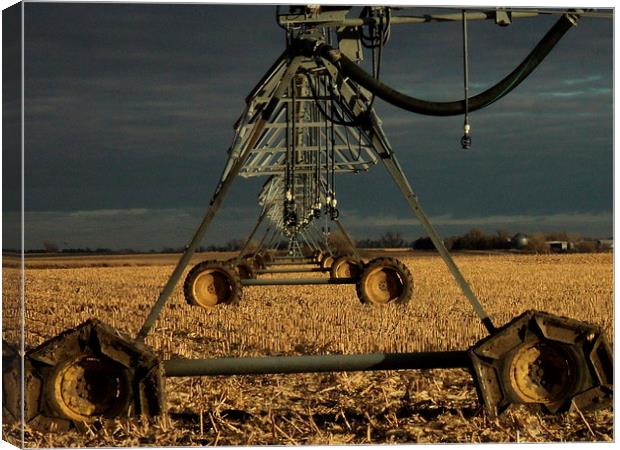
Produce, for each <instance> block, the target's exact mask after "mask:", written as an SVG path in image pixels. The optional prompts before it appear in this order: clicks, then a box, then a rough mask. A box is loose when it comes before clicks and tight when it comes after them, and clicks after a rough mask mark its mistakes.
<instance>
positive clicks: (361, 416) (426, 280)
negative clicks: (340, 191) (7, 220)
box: [3, 254, 613, 447]
mask: <svg viewBox="0 0 620 450" xmlns="http://www.w3.org/2000/svg"><path fill="white" fill-rule="evenodd" d="M455 259H456V261H457V264H459V266H460V267H461V268H462V271H463V273H464V275H465V277H466V278H467V279H468V280H469V282H470V284H471V286H472V288H473V290H474V291H475V292H476V294H477V295H478V296H479V298H480V300H481V302H482V303H483V305H484V306H485V308H486V309H487V311H488V312H489V314H490V315H491V316H492V318H493V321H494V323H495V324H496V325H501V324H503V323H505V322H507V321H508V320H510V319H511V318H513V317H514V316H516V315H518V314H520V313H521V312H523V311H525V310H528V309H539V310H545V311H548V312H551V313H555V314H559V315H564V316H569V317H572V318H575V319H579V320H585V321H588V322H593V323H596V324H598V325H600V326H601V327H602V328H603V329H604V330H605V333H606V335H607V338H608V339H609V342H613V340H612V336H613V265H612V255H611V254H588V255H544V256H531V255H503V256H496V255H493V256H486V255H480V256H478V255H457V256H456V257H455ZM403 261H404V262H405V264H406V265H407V266H408V267H409V269H410V270H411V271H412V273H413V275H414V283H415V285H414V298H413V299H412V301H411V302H410V303H409V304H408V305H406V306H404V307H402V306H400V307H399V306H393V307H392V306H388V307H385V308H377V307H369V306H365V305H361V304H360V303H359V301H358V300H357V297H356V295H355V288H354V287H353V286H292V287H283V286H278V287H246V288H245V289H244V292H243V298H242V301H241V302H240V303H239V304H236V305H226V306H223V307H217V308H215V309H212V310H203V309H199V308H195V307H190V306H189V305H187V304H186V302H185V300H184V298H183V294H182V290H181V289H180V288H177V289H176V291H175V293H174V295H173V296H172V297H171V299H170V300H169V302H168V304H167V306H166V308H165V309H164V312H163V314H162V316H161V317H160V320H159V321H158V322H157V325H156V327H155V329H154V330H153V332H152V333H151V335H150V336H149V337H148V338H147V340H146V343H147V344H148V345H150V346H151V347H153V348H155V349H156V350H158V351H159V352H160V353H161V354H162V356H163V358H164V359H167V358H208V357H221V356H263V355H298V354H327V353H345V354H348V353H365V352H401V351H406V352H414V351H435V350H460V349H465V348H467V347H469V346H470V345H472V344H473V343H474V342H476V341H477V340H478V339H480V338H482V337H483V336H485V330H484V328H483V327H482V325H481V324H480V322H479V321H478V320H477V319H476V316H475V315H474V313H473V311H472V309H471V307H470V306H469V304H468V303H467V301H466V300H465V298H464V297H463V296H462V294H461V293H460V291H459V290H458V288H457V286H456V284H455V283H454V281H453V280H452V279H451V277H450V274H449V273H448V271H447V269H446V268H445V266H444V265H443V263H442V262H441V260H440V259H439V258H438V257H407V258H403ZM171 270H172V267H170V266H139V267H114V266H112V267H82V268H45V269H34V268H32V269H28V268H27V269H26V277H25V292H26V314H25V316H26V322H25V329H26V346H27V348H30V347H33V346H35V345H37V344H40V343H41V342H43V341H45V340H47V339H49V338H50V337H53V336H55V335H56V334H58V333H60V332H61V331H63V330H64V329H66V328H69V327H74V326H76V325H78V324H79V323H81V322H83V321H84V320H86V319H88V318H90V317H96V318H99V319H100V320H102V321H104V322H106V323H108V324H110V325H112V326H114V327H116V328H117V329H119V330H121V331H124V332H127V333H129V334H131V335H135V334H136V333H137V331H138V330H139V328H140V326H141V325H142V321H143V320H144V318H145V317H146V314H147V312H148V310H149V308H150V306H151V305H152V303H153V302H154V300H155V299H156V298H157V296H158V294H159V292H160V290H161V288H162V286H163V284H164V283H165V281H166V279H167V277H168V276H169V274H170V272H171ZM15 274H16V272H15V271H14V270H11V269H5V270H4V272H3V277H4V286H5V289H4V292H5V293H4V311H3V315H4V320H5V325H4V337H5V338H6V339H8V340H9V341H15V340H16V337H17V335H18V334H17V333H18V329H17V328H16V327H14V328H12V327H11V324H12V323H15V322H14V321H12V320H8V319H9V318H10V317H12V315H13V316H14V315H15V314H16V313H15V311H16V309H17V304H12V303H11V301H8V299H9V298H11V297H13V296H14V294H15V292H11V290H12V287H11V286H12V284H11V282H10V281H11V277H13V278H14V277H15ZM271 276H276V275H271ZM315 276H322V275H319V274H316V275H315ZM7 291H8V292H7ZM12 294H13V295H12ZM166 385H167V387H166V391H167V397H168V412H169V415H168V417H164V418H160V419H159V420H158V421H157V422H156V423H155V424H147V423H145V422H144V421H142V420H140V419H117V420H109V421H107V422H105V423H104V425H103V426H102V427H94V426H91V427H89V429H88V430H87V432H86V433H83V434H81V433H77V432H69V433H64V434H53V433H39V432H35V431H32V430H29V429H27V430H26V446H28V447H50V446H53V447H75V446H78V447H84V446H138V445H157V446H166V445H176V446H179V445H181V446H192V445H213V444H215V445H255V444H280V445H282V444H365V443H428V442H465V443H471V442H505V441H510V442H546V441H611V440H612V439H613V434H612V433H613V413H612V412H611V411H596V412H592V413H584V414H581V413H580V412H579V411H577V412H571V413H567V414H564V415H560V416H546V415H541V414H540V413H535V412H531V411H529V410H527V409H526V408H516V409H513V410H511V411H509V412H507V413H506V414H504V415H503V416H501V417H500V418H491V417H489V416H488V415H487V414H486V413H485V412H484V411H481V410H480V407H479V405H478V401H477V398H476V393H475V387H474V385H473V383H472V381H471V378H470V376H469V375H468V373H467V372H466V371H464V370H427V371H389V372H374V373H373V372H368V373H338V374H333V373H327V374H297V375H264V376H231V377H211V378H209V377H203V378H173V379H168V380H167V382H166ZM3 433H4V437H5V439H9V440H12V441H14V442H15V441H16V440H18V439H19V429H18V428H17V427H7V426H5V428H4V429H3Z"/></svg>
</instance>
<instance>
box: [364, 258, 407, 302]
mask: <svg viewBox="0 0 620 450" xmlns="http://www.w3.org/2000/svg"><path fill="white" fill-rule="evenodd" d="M404 290H405V283H404V282H403V280H402V278H401V277H400V274H399V273H398V271H397V270H395V269H393V268H391V267H376V268H374V269H372V270H371V271H370V272H369V273H368V274H367V275H366V277H365V279H364V291H365V292H366V296H367V297H368V299H369V300H370V301H371V302H372V303H377V304H387V303H391V302H394V301H396V300H398V299H399V298H400V297H401V295H402V294H403V292H404Z"/></svg>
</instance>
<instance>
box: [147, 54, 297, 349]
mask: <svg viewBox="0 0 620 450" xmlns="http://www.w3.org/2000/svg"><path fill="white" fill-rule="evenodd" d="M300 63H301V58H300V57H295V58H293V59H292V60H291V61H290V62H289V63H288V66H287V68H286V70H285V72H284V73H283V74H282V76H281V77H280V79H279V80H278V82H277V84H276V85H275V87H274V91H273V92H272V94H271V96H270V99H269V103H268V104H267V106H265V107H264V108H263V110H262V112H261V113H260V116H259V118H258V120H257V121H256V123H254V125H253V127H252V129H251V132H250V133H249V135H247V137H244V138H243V139H242V140H241V141H238V143H237V144H233V146H232V147H231V149H230V153H229V158H228V161H227V162H226V165H225V167H224V172H223V175H222V178H221V180H220V183H219V185H218V186H217V188H216V190H215V193H214V194H213V198H212V199H211V203H210V205H209V208H208V209H207V212H206V213H205V216H204V218H203V219H202V222H201V223H200V226H199V227H198V229H197V230H196V233H195V234H194V237H193V238H192V240H191V242H190V243H189V245H188V246H187V248H186V249H185V252H184V253H183V255H182V256H181V259H180V260H179V262H178V263H177V265H176V267H175V269H174V271H173V272H172V275H170V278H169V279H168V282H167V283H166V285H165V286H164V289H163V290H162V292H161V294H160V295H159V298H158V299H157V301H156V302H155V304H154V305H153V307H152V308H151V311H150V312H149V314H148V316H147V318H146V320H145V321H144V324H143V325H142V328H141V329H140V331H139V332H138V336H137V338H138V339H139V340H143V339H144V338H145V337H146V336H147V335H148V333H149V331H150V330H151V328H152V327H153V325H155V321H156V320H157V318H158V317H159V314H160V313H161V311H162V309H163V307H164V305H165V304H166V301H167V300H168V298H170V295H172V291H173V290H174V288H175V287H176V285H177V283H178V282H179V280H180V278H181V275H183V271H184V270H185V268H186V267H187V265H188V264H189V261H190V260H191V258H192V256H193V255H194V252H195V251H196V248H197V247H198V245H199V244H200V242H201V241H202V238H203V237H204V235H205V233H206V231H207V228H208V227H209V224H210V223H211V221H212V220H213V217H214V216H215V213H216V212H217V211H218V209H219V208H220V206H221V204H222V201H223V200H224V197H225V196H226V194H227V193H228V190H229V189H230V186H231V185H232V183H233V181H234V179H235V178H236V177H237V175H238V174H239V171H240V170H241V168H242V167H243V164H244V163H245V161H246V160H247V158H248V157H249V155H250V153H251V151H252V149H253V148H254V146H255V145H256V143H257V142H258V141H259V139H260V138H261V136H262V133H263V130H264V129H265V125H266V124H267V121H268V120H269V118H270V116H271V114H272V113H273V111H274V109H275V108H276V106H277V104H278V101H279V100H280V99H281V98H282V97H283V96H284V94H285V93H286V90H287V89H288V86H289V84H290V81H291V79H292V78H293V76H294V75H295V73H296V72H297V70H298V68H299V65H300ZM249 115H250V114H249V111H247V114H246V118H247V117H249ZM237 137H239V136H237Z"/></svg>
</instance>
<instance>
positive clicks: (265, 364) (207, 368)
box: [164, 350, 470, 377]
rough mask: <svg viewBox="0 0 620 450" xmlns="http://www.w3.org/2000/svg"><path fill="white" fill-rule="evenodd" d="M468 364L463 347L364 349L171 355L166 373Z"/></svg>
mask: <svg viewBox="0 0 620 450" xmlns="http://www.w3.org/2000/svg"><path fill="white" fill-rule="evenodd" d="M469 365H470V360H469V356H468V354H467V351H464V350H461V351H449V352H419V353H367V354H363V355H313V356H308V355H305V356H266V357H251V358H214V359H171V360H168V361H164V373H165V376H167V377H195V376H216V375H264V374H278V373H306V372H357V371H371V370H404V369H408V370H413V369H457V368H468V367H469Z"/></svg>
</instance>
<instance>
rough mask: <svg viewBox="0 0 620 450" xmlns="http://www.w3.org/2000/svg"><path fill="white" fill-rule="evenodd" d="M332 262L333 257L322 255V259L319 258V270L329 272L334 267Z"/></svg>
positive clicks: (334, 259) (334, 258)
mask: <svg viewBox="0 0 620 450" xmlns="http://www.w3.org/2000/svg"><path fill="white" fill-rule="evenodd" d="M334 261H336V257H335V256H332V255H330V254H327V255H323V257H322V258H321V262H320V266H321V269H323V270H324V271H326V272H328V271H329V270H331V268H332V266H333V265H334Z"/></svg>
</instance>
